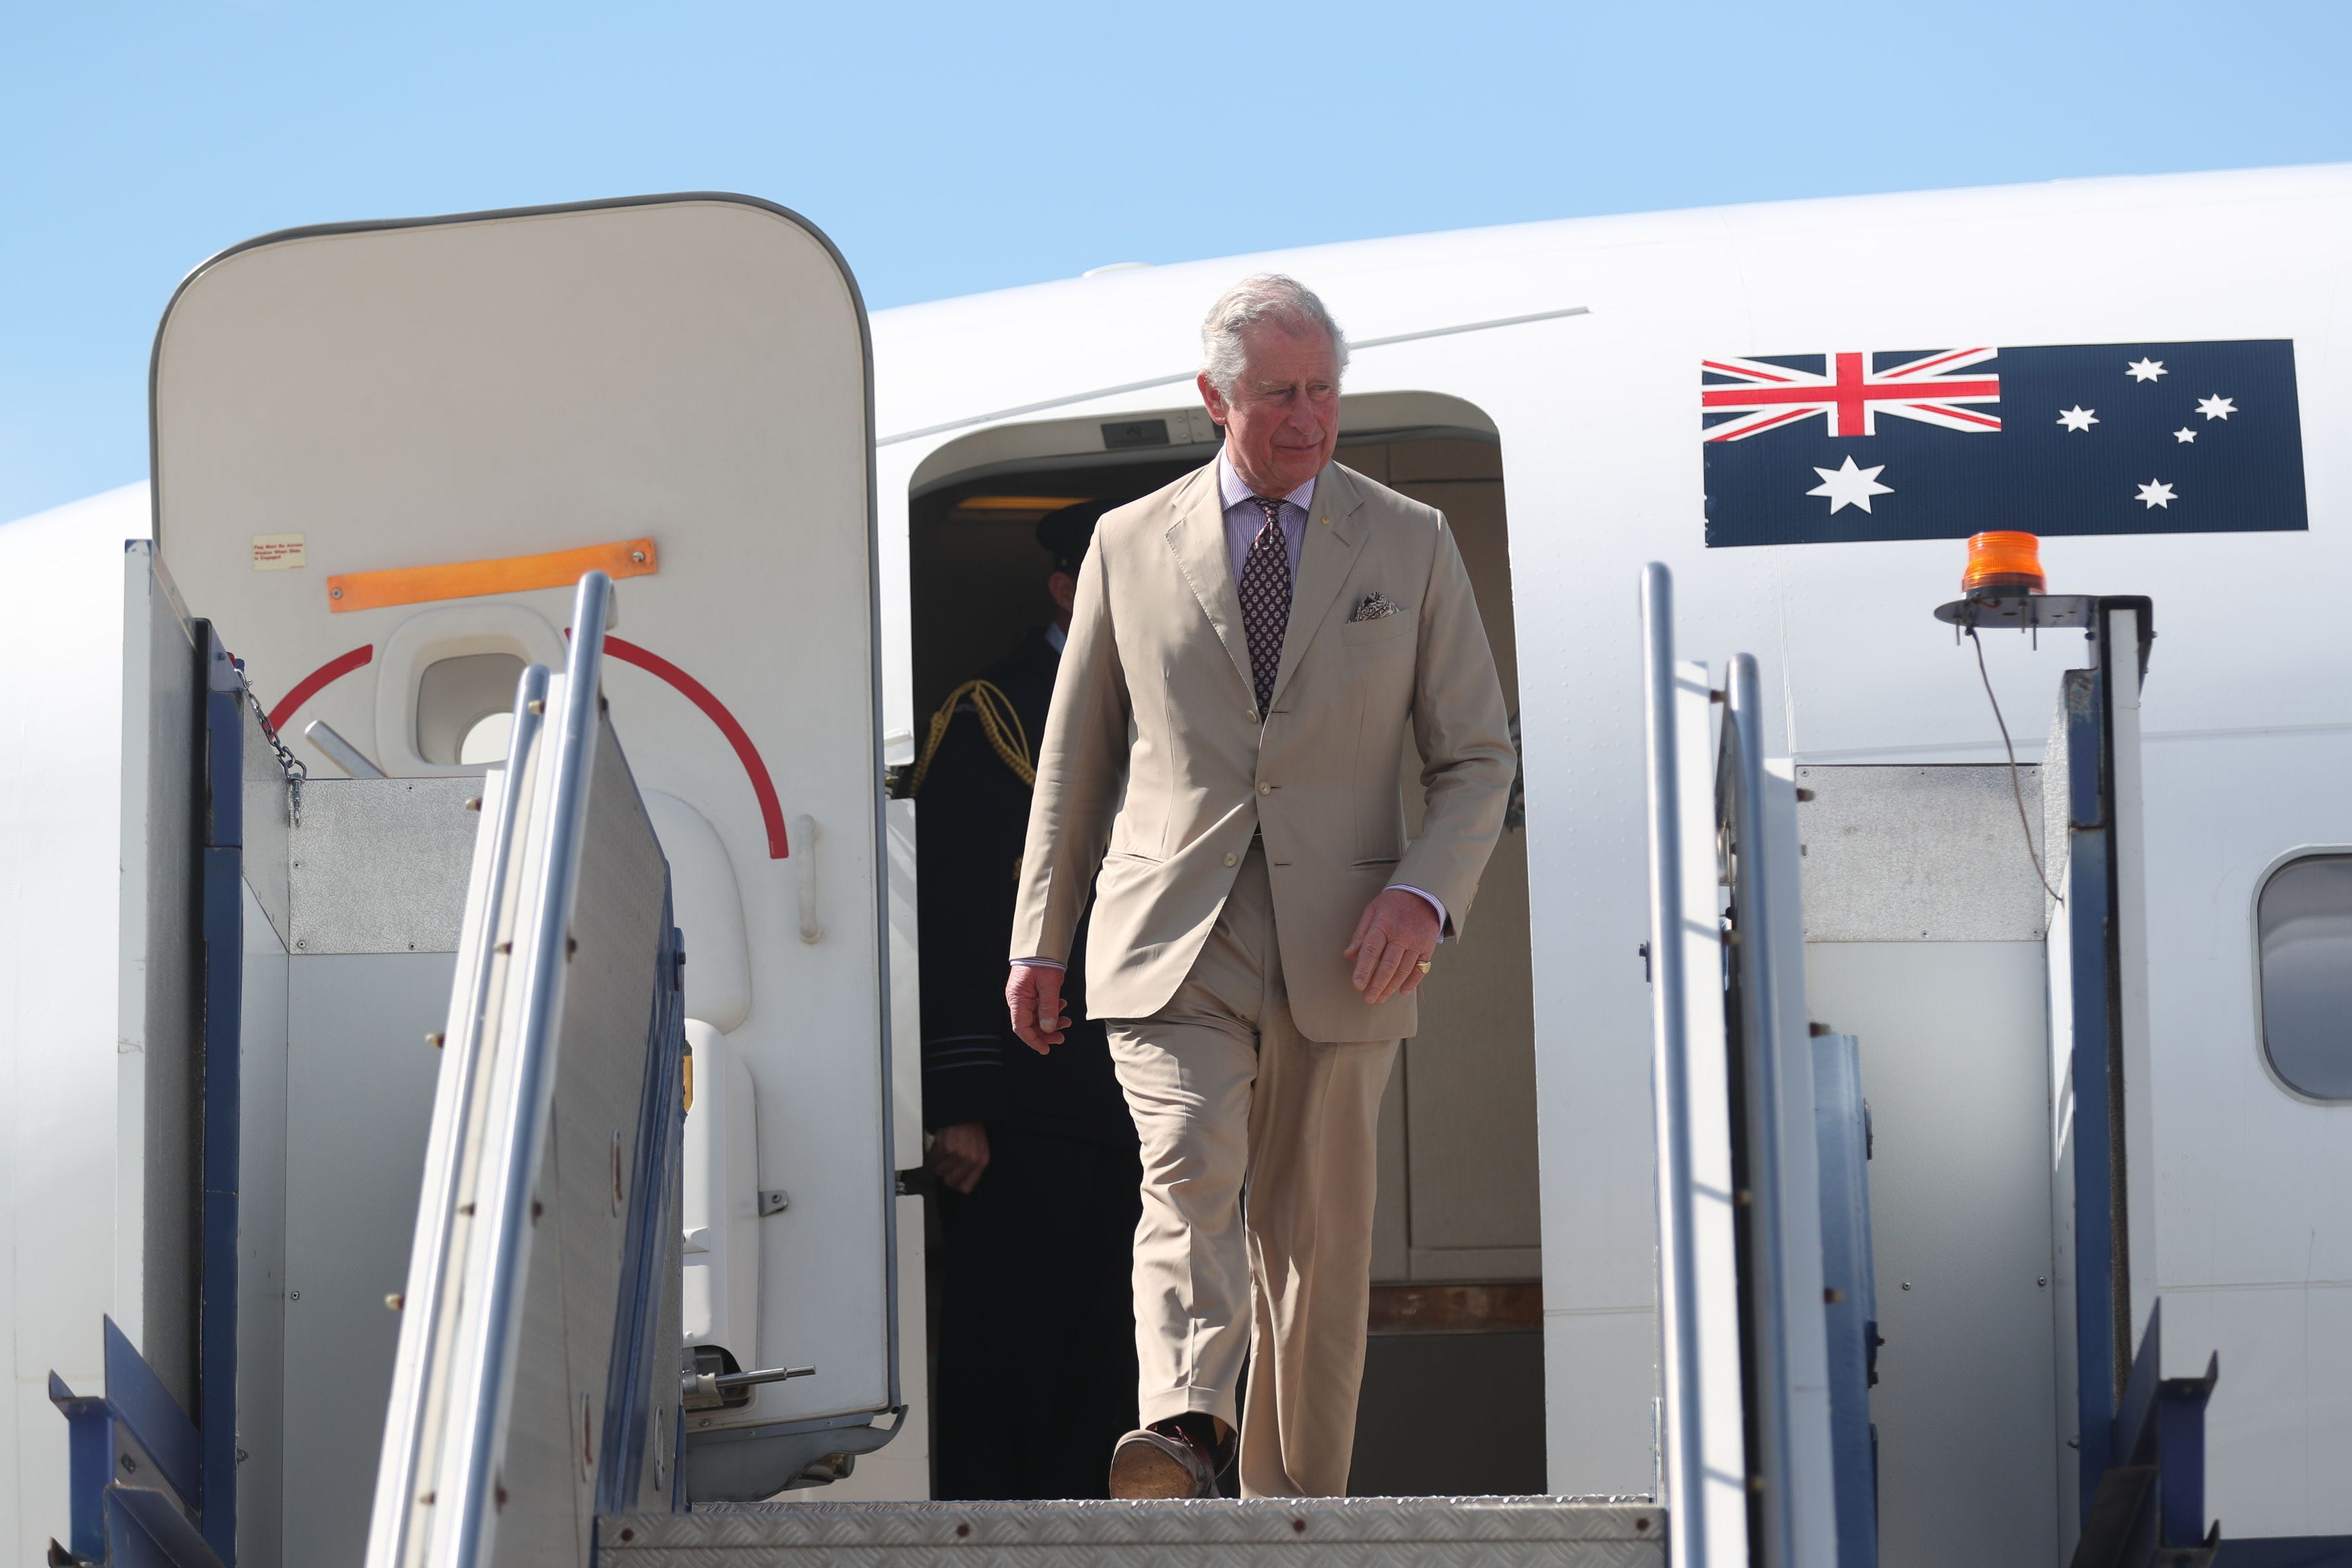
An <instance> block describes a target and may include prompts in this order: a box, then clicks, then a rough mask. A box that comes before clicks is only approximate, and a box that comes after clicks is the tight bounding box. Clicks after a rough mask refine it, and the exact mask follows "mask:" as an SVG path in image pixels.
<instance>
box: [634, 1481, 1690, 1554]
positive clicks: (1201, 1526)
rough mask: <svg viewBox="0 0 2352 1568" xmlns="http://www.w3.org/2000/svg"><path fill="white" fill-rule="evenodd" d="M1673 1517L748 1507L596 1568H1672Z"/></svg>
mask: <svg viewBox="0 0 2352 1568" xmlns="http://www.w3.org/2000/svg"><path fill="white" fill-rule="evenodd" d="M1664 1535H1665V1513H1664V1510H1662V1509H1660V1508H1658V1507H1657V1506H1655V1505H1654V1504H1653V1503H1650V1502H1647V1501H1632V1500H1580V1499H1570V1498H1544V1497H1529V1498H1492V1497H1479V1498H1262V1499H1255V1500H1249V1501H1244V1502H1231V1501H1225V1500H1202V1501H1182V1502H1024V1503H969V1502H966V1503H821V1502H818V1503H793V1502H776V1503H737V1504H719V1505H715V1506H708V1507H704V1508H698V1509H696V1510H695V1511H693V1512H691V1513H682V1514H616V1515H608V1516H606V1517H605V1518H604V1519H602V1520H600V1521H598V1522H597V1531H596V1537H597V1552H596V1561H597V1563H598V1568H750V1565H751V1564H752V1563H760V1564H762V1565H766V1564H772V1563H782V1562H785V1561H787V1560H805V1561H808V1562H812V1563H816V1562H822V1563H825V1564H827V1565H828V1568H835V1565H847V1568H866V1565H867V1564H872V1565H874V1568H880V1565H881V1564H884V1563H905V1562H908V1561H910V1560H911V1561H919V1560H922V1559H923V1558H925V1557H928V1556H929V1555H931V1554H933V1553H938V1554H941V1555H945V1554H948V1553H953V1555H954V1559H955V1561H956V1562H957V1563H959V1564H967V1565H970V1568H983V1565H984V1568H1012V1565H1013V1564H1020V1565H1022V1568H1034V1565H1035V1564H1041V1563H1071V1564H1075V1563H1099V1562H1105V1561H1110V1560H1112V1554H1114V1553H1119V1554H1124V1553H1127V1552H1146V1551H1148V1552H1150V1553H1151V1556H1150V1561H1152V1562H1154V1563H1171V1564H1186V1565H1192V1564H1199V1565H1202V1568H1207V1565H1210V1564H1217V1563H1247V1562H1252V1561H1256V1560H1259V1559H1262V1558H1263V1559H1269V1560H1278V1561H1280V1562H1282V1563H1286V1564H1295V1565H1297V1568H1307V1565H1309V1564H1313V1565H1316V1568H1321V1565H1323V1564H1332V1565H1335V1568H1336V1565H1338V1564H1342V1563H1344V1564H1348V1565H1349V1568H1361V1565H1367V1564H1369V1565H1372V1568H1386V1565H1389V1564H1395V1565H1397V1568H1405V1565H1407V1564H1411V1565H1412V1568H1423V1565H1433V1568H1442V1565H1450V1564H1461V1565H1463V1568H1469V1565H1471V1564H1476V1565H1477V1568H1513V1565H1516V1564H1520V1563H1529V1564H1533V1563H1542V1564H1547V1565H1551V1568H1636V1565H1640V1568H1663V1564H1664V1562H1665V1551H1664Z"/></svg>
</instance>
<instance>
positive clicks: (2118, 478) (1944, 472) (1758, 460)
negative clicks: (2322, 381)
mask: <svg viewBox="0 0 2352 1568" xmlns="http://www.w3.org/2000/svg"><path fill="white" fill-rule="evenodd" d="M1699 426H1700V431H1699V434H1700V439H1701V443H1702V447H1703V450H1704V452H1705V455H1706V542H1707V543H1708V544H1709V545H1788V544H1820V543H1835V542H1843V541H1850V540H1857V539H1936V538H1965V537H1966V536H1968V535H1969V534H1973V533H1980V532H1982V531H1983V530H1985V529H1987V528H2022V529H2024V530H2026V531H2027V532H2029V533H2037V534H2195V533H2235V532H2246V531H2253V530H2266V529H2292V528H2305V527H2308V526H2309V525H2308V523H2307V522H2306V520H2305V510H2304V494H2303V425H2302V420H2301V415H2300V413H2298V411H2297V408H2296V405H2295V391H2294V343H2293V342H2292V341H2291V340H2286V339H2283V338H2282V339H2258V340H2242V341H2237V342H2215V343H2095V344H2079V343H2078V344H2069V345H2065V346H2063V347H2054V348H2053V347H2044V348H2030V349H1906V350H1890V351H1875V352H1874V351H1869V350H1863V351H1853V352H1831V353H1820V354H1769V355H1764V356H1762V357H1760V358H1754V359H1731V358H1724V359H1715V360H1706V361H1701V363H1700V366H1699Z"/></svg>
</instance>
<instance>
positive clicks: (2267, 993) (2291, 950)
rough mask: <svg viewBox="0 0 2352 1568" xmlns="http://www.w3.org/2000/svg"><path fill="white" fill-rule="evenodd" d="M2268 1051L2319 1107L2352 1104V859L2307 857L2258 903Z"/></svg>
mask: <svg viewBox="0 0 2352 1568" xmlns="http://www.w3.org/2000/svg"><path fill="white" fill-rule="evenodd" d="M2254 926H2255V933H2256V937H2257V940H2258V943H2259V946H2260V952H2261V964H2262V972H2261V975H2260V977H2259V981H2258V983H2259V985H2260V987H2261V991H2262V1023H2263V1054H2265V1055H2266V1056H2268V1057H2269V1058H2270V1063H2271V1071H2273V1072H2275V1073H2277V1074H2278V1076H2279V1080H2280V1082H2284V1084H2286V1086H2287V1087H2288V1088H2290V1089H2293V1090H2294V1091H2295V1092H2297V1093H2300V1094H2307V1095H2309V1096H2310V1097H2311V1098H2313V1099H2315V1100H2352V854H2319V855H2305V856H2303V857H2301V858H2300V859H2296V860H2292V861H2289V862H2286V864H2284V865H2283V866H2281V867H2279V868H2278V870H2276V871H2274V872H2273V873H2271V875H2270V880H2269V881H2267V882H2265V883H2263V890H2262V893H2261V894H2260V895H2259V896H2258V897H2257V898H2256V899H2255V901H2254Z"/></svg>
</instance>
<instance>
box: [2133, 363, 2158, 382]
mask: <svg viewBox="0 0 2352 1568" xmlns="http://www.w3.org/2000/svg"><path fill="white" fill-rule="evenodd" d="M2124 373H2125V374H2126V375H2128V376H2130V377H2131V379H2132V380H2134V381H2136V382H2152V381H2154V380H2156V378H2157V377H2158V376H2160V375H2162V374H2164V361H2162V360H2134V361H2132V362H2131V363H2130V364H2128V365H2126V366H2125V367H2124Z"/></svg>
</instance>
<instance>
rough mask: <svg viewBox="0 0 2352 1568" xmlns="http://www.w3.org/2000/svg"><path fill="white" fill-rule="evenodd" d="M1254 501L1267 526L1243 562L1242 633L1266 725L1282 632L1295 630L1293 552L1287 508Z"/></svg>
mask: <svg viewBox="0 0 2352 1568" xmlns="http://www.w3.org/2000/svg"><path fill="white" fill-rule="evenodd" d="M1250 500H1251V501H1252V502H1253V503H1255V506H1256V507H1257V509H1258V510H1259V511H1261V512H1264V513H1265V527H1264V528H1260V529H1258V531H1257V538H1254V539H1252V540H1251V541H1250V548H1249V554H1248V556H1247V557H1245V558H1244V559H1243V561H1242V629H1243V631H1244V632H1246V633H1247V634H1248V637H1249V655H1250V678H1251V680H1252V681H1253V683H1254V684H1255V685H1256V687H1257V714H1258V722H1259V723H1260V724H1264V723H1265V713H1266V708H1267V706H1268V705H1269V704H1271V703H1272V702H1273V701H1274V677H1275V673H1276V671H1278V670H1280V669H1281V668H1282V638H1283V633H1284V632H1287V631H1288V630H1289V628H1290V551H1289V549H1288V548H1287V547H1286V546H1285V545H1284V543H1283V539H1282V503H1281V502H1280V501H1277V500H1273V499H1271V498H1269V497H1265V496H1252V497H1250Z"/></svg>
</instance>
